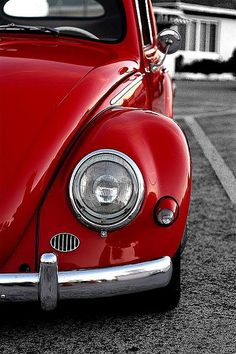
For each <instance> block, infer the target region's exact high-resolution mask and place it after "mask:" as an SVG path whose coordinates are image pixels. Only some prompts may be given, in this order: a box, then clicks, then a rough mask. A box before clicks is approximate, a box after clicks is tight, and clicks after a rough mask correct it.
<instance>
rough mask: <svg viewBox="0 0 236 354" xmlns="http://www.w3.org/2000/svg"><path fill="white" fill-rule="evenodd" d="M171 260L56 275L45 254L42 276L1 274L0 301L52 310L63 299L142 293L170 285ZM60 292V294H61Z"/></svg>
mask: <svg viewBox="0 0 236 354" xmlns="http://www.w3.org/2000/svg"><path fill="white" fill-rule="evenodd" d="M171 276H172V261H171V258H170V257H168V256H166V257H163V258H160V259H157V260H153V261H148V262H142V263H137V264H129V265H122V266H114V267H109V268H97V269H81V270H74V271H65V272H59V273H58V272H57V257H56V255H54V254H53V253H45V254H43V255H42V257H41V261H40V274H38V273H33V274H32V273H31V274H30V273H24V274H22V273H19V274H18V273H17V274H0V301H7V302H8V301H10V302H15V301H21V302H22V301H23V302H26V301H37V300H39V301H40V302H41V307H42V309H43V310H52V309H54V308H55V307H56V305H57V301H58V299H59V297H60V299H82V298H87V299H88V298H97V297H106V296H115V295H122V294H129V293H136V292H142V291H146V290H151V289H156V288H160V287H164V286H166V285H168V283H169V282H170V279H171ZM58 290H59V291H58Z"/></svg>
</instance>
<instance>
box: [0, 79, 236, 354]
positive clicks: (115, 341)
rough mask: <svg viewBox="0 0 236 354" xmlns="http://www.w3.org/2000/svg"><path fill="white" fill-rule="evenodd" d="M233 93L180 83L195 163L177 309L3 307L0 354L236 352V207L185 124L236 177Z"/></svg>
mask: <svg viewBox="0 0 236 354" xmlns="http://www.w3.org/2000/svg"><path fill="white" fill-rule="evenodd" d="M235 94H236V82H230V83H218V82H215V83H206V82H197V83H194V82H177V94H176V105H175V114H176V118H177V119H178V122H179V124H180V125H181V126H182V127H183V129H184V130H185V132H186V135H187V137H188V140H189V144H190V148H191V152H192V160H193V191H192V203H191V210H190V215H189V225H190V232H189V233H190V235H189V242H188V244H187V247H186V249H185V252H184V254H183V258H182V297H181V301H180V304H179V306H178V307H177V308H176V309H175V310H172V311H169V312H163V311H161V309H160V308H158V305H157V307H156V308H152V309H150V308H149V309H146V308H145V306H144V304H143V303H142V301H141V300H140V301H136V302H132V300H130V298H122V299H108V300H97V301H87V302H80V301H77V302H73V303H65V304H61V306H60V308H59V309H58V311H57V312H55V313H52V314H45V313H42V312H41V311H40V310H39V309H38V307H37V306H36V305H30V306H29V305H21V306H19V305H11V306H10V305H4V306H3V305H2V306H1V307H0V311H1V320H0V328H1V336H0V353H3V354H5V353H29V354H36V353H45V354H49V353H50V354H51V353H73V354H75V353H76V354H77V353H81V354H82V353H86V354H87V353H96V354H98V353H99V354H102V353H104V354H105V353H106V354H107V353H165V354H168V353H187V354H195V353H196V354H198V353H207V354H208V353H217V354H218V353H224V354H228V353H233V354H235V353H236V285H235V280H236V266H235V263H236V262H235V259H236V242H235V240H236V206H235V204H234V202H233V200H231V199H230V196H229V193H227V191H226V190H225V188H224V185H223V184H222V181H221V180H220V179H219V177H218V176H217V173H216V171H215V169H214V167H213V165H212V163H211V161H210V159H211V157H209V156H208V155H207V153H206V151H205V150H204V149H203V147H202V145H201V144H202V142H201V141H199V136H198V135H197V134H195V133H196V132H194V130H193V128H192V125H191V124H189V120H188V118H186V117H191V119H192V120H193V121H194V122H197V125H198V126H199V127H200V128H201V130H200V131H203V132H204V134H205V135H203V138H204V137H205V136H206V137H207V139H208V140H209V141H210V143H211V144H212V146H213V147H214V149H215V150H216V152H217V154H218V155H219V156H220V157H221V159H222V160H223V161H224V163H225V166H226V167H227V168H228V169H229V170H230V171H231V173H232V176H233V178H235V176H236V156H235V154H236V100H235ZM234 111H235V112H234ZM203 145H204V139H203ZM207 146H208V147H209V145H207ZM210 156H211V155H210ZM222 178H223V177H222ZM232 181H234V180H233V179H232ZM232 191H234V184H232Z"/></svg>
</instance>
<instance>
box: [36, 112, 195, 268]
mask: <svg viewBox="0 0 236 354" xmlns="http://www.w3.org/2000/svg"><path fill="white" fill-rule="evenodd" d="M99 149H114V150H118V151H121V152H123V153H124V154H126V155H128V156H129V157H130V158H131V159H133V160H134V162H135V163H136V164H137V165H138V167H139V169H140V170H141V173H142V175H143V178H144V183H145V197H144V202H143V205H142V207H141V209H140V211H139V213H138V215H137V216H136V218H135V219H134V220H133V221H132V222H130V223H129V224H128V225H126V226H124V227H122V228H120V229H118V230H115V231H111V232H108V237H107V238H102V237H101V236H100V232H99V231H97V230H91V229H89V228H88V227H86V226H85V225H83V224H81V222H80V221H79V220H78V219H77V218H76V215H75V213H74V211H73V208H72V206H71V203H70V199H69V193H68V185H69V180H70V177H71V174H72V172H73V170H74V168H75V166H76V165H77V163H78V161H80V160H81V159H82V158H83V157H84V156H86V155H87V154H89V153H91V152H93V151H94V150H99ZM190 189H191V159H190V154H189V148H188V144H187V141H186V139H185V136H184V134H183V132H182V131H181V129H180V127H179V126H178V125H177V124H176V123H175V122H174V121H173V120H172V119H169V118H166V117H164V116H162V115H160V114H155V113H153V112H150V111H144V110H140V109H130V108H121V107H118V108H111V109H108V110H106V111H104V112H103V113H100V114H99V115H98V116H96V117H95V118H94V119H93V120H92V121H91V122H90V123H89V125H87V126H86V127H85V129H84V130H83V131H82V132H81V133H80V135H79V136H78V137H77V139H76V141H75V143H74V146H73V147H72V148H71V149H70V151H68V154H67V157H66V158H65V160H64V162H63V163H62V166H61V168H60V170H59V172H58V173H57V175H56V176H55V179H54V182H53V183H52V184H51V186H49V188H48V192H47V194H46V196H45V199H44V201H43V202H42V205H41V208H40V210H39V213H38V222H37V226H38V230H37V231H38V235H37V254H36V259H37V260H39V258H40V256H41V254H43V253H46V252H55V250H53V249H52V247H51V245H50V239H51V238H52V236H53V235H56V234H58V233H61V232H62V233H64V232H68V233H71V234H74V235H76V236H77V237H78V238H79V239H80V247H79V248H78V249H76V250H74V251H73V252H69V253H61V252H58V259H59V269H60V270H71V269H79V268H95V267H109V266H113V265H121V264H127V263H136V262H143V261H148V260H152V259H157V258H159V257H160V258H161V257H163V256H170V257H173V255H174V254H175V253H176V250H177V249H178V247H179V245H180V242H181V239H182V236H183V234H184V229H185V225H186V220H187V214H188V209H189V201H190ZM163 196H172V197H173V198H175V200H176V201H177V202H178V204H179V207H180V212H179V216H178V219H177V220H176V222H175V223H173V224H172V225H171V226H169V227H161V226H159V225H158V224H157V223H156V222H155V220H154V217H153V212H154V209H155V206H156V204H157V202H158V200H159V199H160V198H162V197H163Z"/></svg>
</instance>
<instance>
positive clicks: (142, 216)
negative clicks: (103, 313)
mask: <svg viewBox="0 0 236 354" xmlns="http://www.w3.org/2000/svg"><path fill="white" fill-rule="evenodd" d="M0 22H1V23H0V90H1V91H0V112H1V115H0V119H1V125H0V127H1V130H0V132H1V140H0V141H1V142H0V144H1V149H0V158H1V183H0V186H1V192H0V196H1V203H0V208H1V211H0V216H1V219H0V299H1V301H10V302H11V301H12V302H15V301H39V302H40V303H41V307H42V309H44V310H52V309H54V308H55V307H56V305H57V302H58V300H59V299H61V300H63V299H77V298H78V299H79V298H95V297H106V296H113V295H121V294H128V293H136V292H147V291H148V290H150V292H149V293H150V298H151V297H152V296H151V294H152V293H153V292H154V293H156V292H158V288H163V289H162V291H163V292H164V294H165V296H164V298H162V300H161V301H163V302H166V303H168V304H170V305H172V306H175V305H176V304H177V303H178V300H179V296H180V251H181V249H182V248H183V245H184V243H185V239H186V232H185V228H186V220H187V214H188V209H189V202H190V189H191V160H190V154H189V148H188V144H187V142H186V139H185V136H184V134H183V132H182V131H181V129H180V127H179V126H178V125H177V124H176V123H175V122H174V120H173V119H172V118H173V92H172V84H171V79H170V77H169V75H168V73H167V72H166V70H164V69H163V66H162V63H163V60H164V58H163V56H164V57H165V55H166V54H169V53H173V52H174V51H176V50H177V47H178V45H179V41H180V38H179V35H178V33H177V32H175V31H173V30H170V29H167V30H164V31H163V32H161V33H159V35H157V30H156V25H155V20H154V15H153V12H152V5H151V1H149V0H123V1H122V0H87V1H80V0H60V1H57V0H3V1H2V2H1V5H0ZM160 52H162V53H164V54H161V53H160ZM149 293H148V292H147V294H149ZM155 301H157V300H155Z"/></svg>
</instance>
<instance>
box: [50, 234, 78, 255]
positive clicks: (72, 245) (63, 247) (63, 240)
mask: <svg viewBox="0 0 236 354" xmlns="http://www.w3.org/2000/svg"><path fill="white" fill-rule="evenodd" d="M50 245H51V246H52V248H54V250H57V251H59V252H72V251H74V250H76V249H77V248H78V247H79V245H80V240H79V239H78V237H76V236H75V235H72V234H69V233H60V234H57V235H54V236H53V237H52V238H51V240H50Z"/></svg>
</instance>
